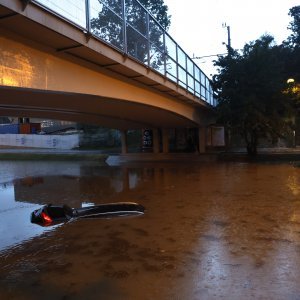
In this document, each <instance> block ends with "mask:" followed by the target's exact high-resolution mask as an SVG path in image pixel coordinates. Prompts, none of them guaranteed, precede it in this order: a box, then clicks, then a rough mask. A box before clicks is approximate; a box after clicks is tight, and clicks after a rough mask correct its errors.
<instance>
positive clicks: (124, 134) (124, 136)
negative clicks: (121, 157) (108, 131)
mask: <svg viewBox="0 0 300 300" xmlns="http://www.w3.org/2000/svg"><path fill="white" fill-rule="evenodd" d="M121 145H122V154H126V153H128V147H127V130H122V131H121Z"/></svg>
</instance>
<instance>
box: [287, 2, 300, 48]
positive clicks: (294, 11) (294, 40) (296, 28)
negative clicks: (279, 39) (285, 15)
mask: <svg viewBox="0 0 300 300" xmlns="http://www.w3.org/2000/svg"><path fill="white" fill-rule="evenodd" d="M289 15H290V16H291V17H292V18H293V20H292V21H291V22H290V25H289V27H288V29H290V30H291V31H292V34H291V35H290V36H289V38H288V42H289V43H290V45H291V46H292V47H297V46H298V47H300V5H299V6H294V7H292V8H291V9H290V11H289Z"/></svg>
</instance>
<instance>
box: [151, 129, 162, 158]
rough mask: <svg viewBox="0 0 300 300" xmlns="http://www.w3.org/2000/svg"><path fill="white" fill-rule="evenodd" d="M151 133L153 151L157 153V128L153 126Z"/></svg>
mask: <svg viewBox="0 0 300 300" xmlns="http://www.w3.org/2000/svg"><path fill="white" fill-rule="evenodd" d="M152 133H153V153H159V150H160V149H159V148H160V147H159V134H158V129H157V128H153V129H152Z"/></svg>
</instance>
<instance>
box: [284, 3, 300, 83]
mask: <svg viewBox="0 0 300 300" xmlns="http://www.w3.org/2000/svg"><path fill="white" fill-rule="evenodd" d="M289 15H290V16H291V17H292V18H293V20H292V21H291V22H290V25H289V27H288V29H290V30H291V31H292V33H291V34H290V36H289V37H288V39H287V41H286V42H285V43H284V45H285V46H286V47H287V48H288V49H289V50H290V53H289V55H288V59H287V70H288V71H289V76H290V77H291V78H294V79H295V80H296V82H298V83H300V6H294V7H292V8H291V9H290V11H289Z"/></svg>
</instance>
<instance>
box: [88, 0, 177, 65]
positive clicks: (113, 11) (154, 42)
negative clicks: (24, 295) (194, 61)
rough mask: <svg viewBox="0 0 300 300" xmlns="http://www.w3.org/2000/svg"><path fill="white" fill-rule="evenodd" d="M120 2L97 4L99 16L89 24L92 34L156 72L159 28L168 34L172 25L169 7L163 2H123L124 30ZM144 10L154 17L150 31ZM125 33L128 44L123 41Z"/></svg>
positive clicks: (108, 0) (159, 58)
mask: <svg viewBox="0 0 300 300" xmlns="http://www.w3.org/2000/svg"><path fill="white" fill-rule="evenodd" d="M122 2H123V0H101V1H99V3H100V5H99V7H98V16H97V17H94V18H92V20H91V29H92V31H93V33H94V34H96V35H98V36H99V37H100V38H102V39H103V40H105V41H107V42H109V43H110V44H111V45H113V46H115V47H117V48H119V49H123V50H125V49H126V51H127V53H128V54H130V55H132V56H133V57H135V58H137V59H138V60H140V61H141V62H143V63H146V64H148V63H149V64H150V66H151V67H153V68H155V69H159V67H160V66H161V64H162V58H163V29H162V28H164V29H165V30H167V29H168V28H169V26H170V23H171V21H170V16H169V15H168V6H167V5H165V4H164V0H140V1H139V2H140V3H141V4H142V6H141V5H140V4H139V2H138V1H137V0H125V16H126V18H125V19H126V24H127V26H126V28H124V26H123V25H124V23H123V20H124V16H123V8H122ZM143 6H144V7H143ZM144 8H146V9H147V10H148V11H149V12H150V13H151V15H152V16H153V18H152V17H150V18H149V27H148V26H147V20H148V19H147V13H146V10H145V9H144ZM155 20H156V21H157V22H158V23H159V24H160V26H161V27H160V26H159V25H158V23H157V22H156V21H155ZM124 31H126V41H127V43H126V41H125V40H124ZM147 39H149V40H150V44H149V42H148V41H147ZM149 46H150V49H149ZM149 53H150V55H148V54H149Z"/></svg>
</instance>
